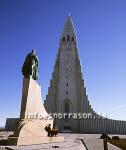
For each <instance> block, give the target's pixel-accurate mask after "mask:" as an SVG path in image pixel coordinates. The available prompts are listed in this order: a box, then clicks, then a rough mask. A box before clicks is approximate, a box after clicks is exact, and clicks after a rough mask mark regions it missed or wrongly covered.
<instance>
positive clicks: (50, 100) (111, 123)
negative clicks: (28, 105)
mask: <svg viewBox="0 0 126 150" xmlns="http://www.w3.org/2000/svg"><path fill="white" fill-rule="evenodd" d="M44 106H45V108H46V110H47V112H48V113H67V114H69V113H78V114H79V113H81V114H83V113H85V114H86V113H87V114H91V115H92V117H89V118H86V119H84V118H81V119H78V118H76V119H74V118H68V116H67V117H65V118H62V119H55V125H56V126H57V127H58V128H59V129H60V130H61V131H62V130H65V129H69V130H70V131H72V132H76V133H108V134H126V121H119V120H112V119H108V118H104V117H102V116H100V115H98V114H97V113H96V112H95V111H94V109H93V108H92V106H91V104H90V102H89V100H88V95H87V93H86V87H85V83H84V79H83V75H82V70H81V65H80V58H79V54H78V47H77V37H76V32H75V29H74V26H73V22H72V18H71V16H68V17H67V19H66V22H65V26H64V29H63V32H62V34H61V37H60V44H59V49H58V53H57V56H56V61H55V66H54V71H53V73H52V79H51V80H50V86H49V88H48V94H47V95H46V100H45V101H44Z"/></svg>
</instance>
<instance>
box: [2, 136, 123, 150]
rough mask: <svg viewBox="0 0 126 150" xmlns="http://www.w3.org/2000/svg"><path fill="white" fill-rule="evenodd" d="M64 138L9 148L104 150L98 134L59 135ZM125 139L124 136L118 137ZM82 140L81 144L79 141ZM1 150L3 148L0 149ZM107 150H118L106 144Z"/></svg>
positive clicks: (23, 149)
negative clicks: (52, 141) (57, 141)
mask: <svg viewBox="0 0 126 150" xmlns="http://www.w3.org/2000/svg"><path fill="white" fill-rule="evenodd" d="M59 135H61V136H64V137H65V141H64V142H61V143H50V144H40V145H30V146H18V147H17V146H10V148H12V149H15V150H86V148H85V146H84V145H86V147H87V150H104V148H103V140H101V139H99V137H100V134H59ZM120 137H122V138H126V136H120ZM81 139H83V142H82V141H81ZM2 149H3V147H2ZM108 150H120V149H119V148H117V147H115V146H113V145H111V144H109V143H108Z"/></svg>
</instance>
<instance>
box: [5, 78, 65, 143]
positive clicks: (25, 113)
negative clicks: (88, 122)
mask: <svg viewBox="0 0 126 150" xmlns="http://www.w3.org/2000/svg"><path fill="white" fill-rule="evenodd" d="M48 124H50V125H51V128H52V126H53V119H52V118H51V117H49V116H48V113H47V112H46V110H45V108H44V106H43V104H42V100H41V87H40V85H39V84H38V83H37V82H36V81H35V80H33V79H32V78H24V80H23V92H22V103H21V112H20V119H19V121H18V122H17V124H16V126H15V129H14V135H13V136H10V137H8V139H7V145H32V144H42V143H51V142H63V141H64V137H58V136H57V137H48V136H47V132H46V131H45V127H46V126H47V125H48Z"/></svg>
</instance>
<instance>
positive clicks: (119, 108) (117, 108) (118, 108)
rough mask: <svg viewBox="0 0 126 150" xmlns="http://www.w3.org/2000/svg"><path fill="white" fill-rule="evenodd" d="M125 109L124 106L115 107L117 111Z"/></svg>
mask: <svg viewBox="0 0 126 150" xmlns="http://www.w3.org/2000/svg"><path fill="white" fill-rule="evenodd" d="M123 107H124V106H123V105H117V106H116V107H115V110H121V109H122V108H123Z"/></svg>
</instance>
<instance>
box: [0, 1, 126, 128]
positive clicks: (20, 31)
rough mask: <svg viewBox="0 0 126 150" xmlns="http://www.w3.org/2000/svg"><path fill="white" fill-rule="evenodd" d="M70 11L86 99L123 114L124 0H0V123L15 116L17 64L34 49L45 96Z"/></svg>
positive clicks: (125, 63)
mask: <svg viewBox="0 0 126 150" xmlns="http://www.w3.org/2000/svg"><path fill="white" fill-rule="evenodd" d="M69 12H70V14H71V17H72V20H73V23H74V27H75V30H76V34H77V42H78V52H79V56H80V61H81V66H82V73H83V77H84V81H85V86H86V88H87V95H88V98H89V101H90V104H91V105H92V107H93V108H94V110H95V111H96V112H98V113H99V114H101V113H102V114H104V115H107V116H108V117H109V118H112V119H117V120H119V119H120V120H126V67H125V66H126V1H125V0H62V1H61V0H11V1H10V0H0V126H4V124H5V120H6V118H7V117H19V113H20V107H21V95H22V79H23V76H22V73H21V67H22V64H23V62H24V59H25V57H26V55H27V53H29V52H30V51H31V50H32V49H36V52H37V55H38V57H39V62H40V63H39V80H38V82H39V83H40V85H41V86H42V99H43V100H44V99H45V96H46V94H47V91H48V87H49V83H50V79H51V76H52V72H53V68H54V63H55V59H56V54H57V52H58V48H59V39H60V35H61V32H62V31H63V27H64V23H65V20H66V17H67V16H68V14H69Z"/></svg>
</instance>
